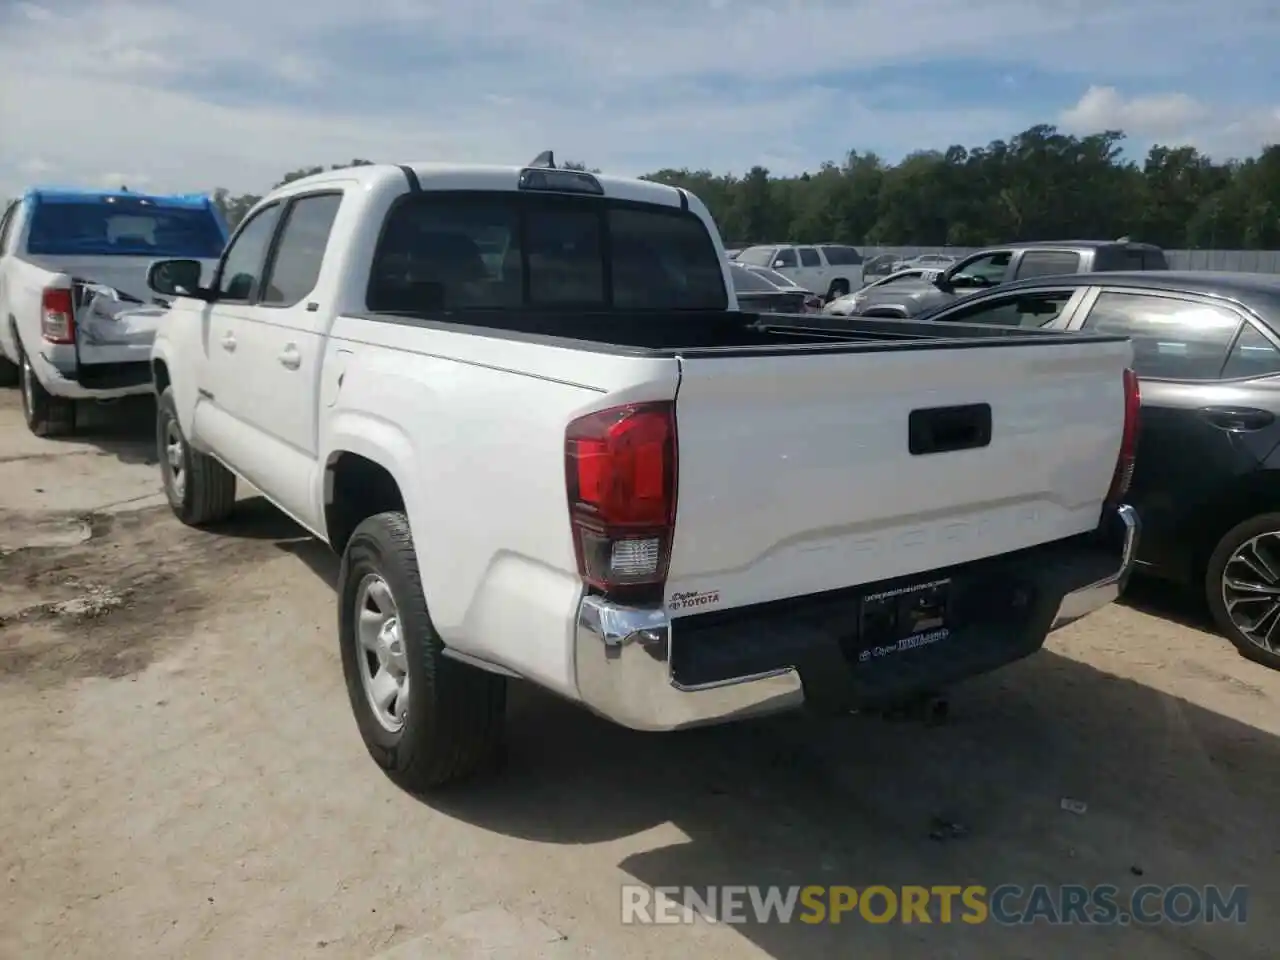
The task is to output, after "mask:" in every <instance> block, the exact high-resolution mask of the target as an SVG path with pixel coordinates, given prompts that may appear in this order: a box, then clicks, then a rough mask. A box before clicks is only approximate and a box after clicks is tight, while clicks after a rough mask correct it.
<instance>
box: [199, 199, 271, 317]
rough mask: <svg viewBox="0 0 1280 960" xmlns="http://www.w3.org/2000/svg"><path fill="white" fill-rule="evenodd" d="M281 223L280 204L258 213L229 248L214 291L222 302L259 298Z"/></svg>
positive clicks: (237, 235)
mask: <svg viewBox="0 0 1280 960" xmlns="http://www.w3.org/2000/svg"><path fill="white" fill-rule="evenodd" d="M279 219H280V204H278V203H273V204H272V205H271V206H269V207H265V208H264V209H262V210H259V211H258V212H257V213H255V214H254V215H253V217H252V219H250V220H249V221H248V222H247V223H246V224H245V225H244V227H243V228H242V229H241V230H240V232H239V233H238V234H236V237H235V239H234V240H232V241H231V246H230V247H228V248H227V253H226V256H224V257H223V259H222V266H221V267H220V268H219V270H218V281H217V284H216V286H215V288H214V289H215V290H216V291H217V294H218V299H219V300H250V299H252V298H253V297H254V296H256V295H257V292H258V284H259V283H260V282H261V280H262V268H263V266H264V264H265V262H266V259H267V248H268V247H269V246H270V245H271V237H272V235H273V234H274V233H275V230H276V221H277V220H279Z"/></svg>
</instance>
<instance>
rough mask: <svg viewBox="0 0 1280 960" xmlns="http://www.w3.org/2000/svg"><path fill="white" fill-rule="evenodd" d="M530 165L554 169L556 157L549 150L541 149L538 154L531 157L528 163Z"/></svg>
mask: <svg viewBox="0 0 1280 960" xmlns="http://www.w3.org/2000/svg"><path fill="white" fill-rule="evenodd" d="M529 166H531V167H547V168H548V169H551V170H554V169H555V168H556V158H555V156H554V154H552V152H551V151H550V150H543V151H542V152H541V153H540V154H538V155H537V156H536V157H534V158H533V161H532V162H531V163H530V164H529Z"/></svg>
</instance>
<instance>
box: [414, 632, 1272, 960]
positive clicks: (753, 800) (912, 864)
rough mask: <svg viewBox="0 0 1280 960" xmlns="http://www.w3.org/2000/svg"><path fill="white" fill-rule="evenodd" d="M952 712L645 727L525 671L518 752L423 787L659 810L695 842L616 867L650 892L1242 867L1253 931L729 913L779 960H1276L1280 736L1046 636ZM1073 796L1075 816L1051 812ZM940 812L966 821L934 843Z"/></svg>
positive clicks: (516, 817) (473, 811)
mask: <svg viewBox="0 0 1280 960" xmlns="http://www.w3.org/2000/svg"><path fill="white" fill-rule="evenodd" d="M953 711H954V719H953V721H952V722H951V723H949V724H947V725H946V726H943V727H938V728H925V727H922V726H919V725H915V724H898V723H889V722H887V721H883V720H878V719H872V718H863V717H848V718H844V719H837V720H821V719H817V718H810V717H808V716H805V715H796V716H787V717H778V718H773V719H770V720H764V721H758V722H755V723H750V724H741V725H737V726H730V727H721V728H715V729H708V730H702V731H691V732H688V733H683V734H669V735H661V734H656V735H645V734H639V733H633V732H630V731H626V730H622V729H619V728H617V727H614V726H612V725H610V724H608V723H605V722H604V721H601V720H598V719H596V718H594V717H592V716H589V715H588V714H586V713H584V712H582V711H580V710H578V709H576V708H575V707H573V706H571V705H569V704H565V703H561V702H559V701H557V700H554V699H552V698H550V697H548V696H545V695H542V694H539V693H537V692H535V691H532V690H529V689H528V688H523V687H522V688H520V689H519V690H518V691H517V692H516V696H514V697H513V704H512V708H511V716H510V722H509V724H508V730H509V744H510V749H509V760H508V769H507V770H506V771H505V772H504V773H503V774H502V775H501V776H500V777H499V779H498V780H496V781H493V782H480V783H477V784H476V785H475V786H473V787H470V788H466V789H464V790H460V791H457V792H456V793H455V794H451V795H447V796H446V797H444V798H441V799H434V800H429V801H428V802H429V803H430V804H431V805H432V806H434V807H435V808H437V809H440V810H442V811H446V812H448V813H449V814H451V815H452V816H455V817H458V818H459V819H462V820H465V821H468V822H471V823H474V824H478V825H481V826H484V827H486V828H488V829H491V830H495V831H498V832H500V833H503V834H507V835H510V836H513V837H520V838H524V839H530V840H538V841H542V842H549V843H559V844H582V843H600V842H606V841H610V840H616V839H620V838H626V837H634V835H636V834H638V833H640V832H642V831H645V830H648V829H650V828H652V827H654V826H656V825H660V824H666V823H670V824H671V825H673V826H674V827H675V828H676V830H678V831H679V833H681V834H683V835H684V836H685V837H686V838H687V840H685V841H684V842H674V843H664V844H662V845H659V846H657V847H656V848H653V849H647V850H644V851H643V852H638V853H631V854H629V855H625V856H623V857H622V859H621V862H620V863H619V866H620V868H621V869H622V871H624V873H625V874H626V875H628V876H629V877H631V878H634V880H635V881H638V882H640V883H642V884H645V885H648V886H650V887H659V886H669V887H677V888H685V887H693V888H695V889H701V888H705V887H707V886H708V885H723V884H766V885H767V884H778V885H781V886H784V887H788V886H792V885H800V886H804V885H809V884H823V885H834V884H847V885H851V886H855V887H866V886H868V885H874V884H884V885H887V886H889V887H901V886H902V885H912V884H919V885H925V886H932V885H937V884H960V885H963V884H969V883H978V884H982V885H985V886H987V887H989V888H990V887H994V886H997V885H1000V884H1006V883H1013V884H1020V885H1023V886H1024V887H1029V886H1030V885H1032V884H1037V883H1040V884H1054V885H1057V884H1071V883H1083V884H1097V883H1114V884H1116V885H1117V886H1119V887H1120V888H1121V889H1124V890H1129V889H1132V887H1133V886H1134V885H1137V884H1141V883H1155V884H1162V885H1173V884H1180V883H1189V884H1193V885H1197V886H1200V887H1203V886H1204V885H1206V884H1212V883H1217V884H1222V885H1225V886H1227V887H1228V888H1229V887H1231V886H1233V885H1235V884H1248V885H1250V886H1251V896H1252V901H1251V902H1252V906H1253V910H1252V912H1251V914H1250V915H1249V923H1248V925H1247V926H1244V927H1240V926H1235V925H1223V924H1218V925H1216V926H1206V925H1194V926H1188V927H1175V926H1172V925H1166V926H1161V927H1154V928H1142V929H1140V928H1132V927H1131V928H1110V929H1108V930H1107V931H1106V932H1105V933H1103V932H1102V929H1101V928H1094V929H1087V928H1079V927H1077V928H1074V929H1071V928H1065V927H1058V928H1049V927H1046V926H1037V927H1035V928H1025V929H1017V928H1015V929H1009V928H1000V927H995V926H993V925H986V926H981V927H970V926H966V925H964V924H959V923H957V924H953V925H943V924H939V923H935V924H933V925H922V924H915V925H901V924H888V925H873V924H868V923H867V922H866V921H865V920H862V919H860V918H859V917H857V916H853V917H848V918H846V919H845V921H844V922H843V923H842V924H840V925H839V926H835V925H819V926H806V925H804V924H800V923H793V924H790V925H782V924H748V925H743V926H740V927H738V928H737V930H738V933H740V934H741V935H742V936H743V937H745V938H746V939H747V940H749V941H751V942H752V943H753V944H755V945H756V946H757V947H759V948H761V949H762V950H763V951H764V952H765V953H767V954H769V955H770V956H772V957H776V958H779V960H792V958H795V960H802V958H803V960H808V958H815V960H816V958H827V957H835V956H868V957H881V956H885V957H887V956H894V957H912V958H914V957H920V958H922V960H924V958H927V960H937V958H940V957H948V956H954V957H980V958H983V960H994V958H999V957H1031V956H1035V957H1038V958H1044V957H1056V956H1061V957H1064V958H1065V957H1077V956H1082V955H1085V954H1086V953H1087V954H1089V955H1091V956H1092V955H1096V956H1115V957H1123V958H1126V960H1128V958H1135V957H1148V956H1150V957H1159V958H1178V957H1198V958H1203V957H1219V956H1220V957H1224V958H1226V957H1231V958H1233V960H1234V958H1244V957H1259V958H1261V957H1267V956H1273V955H1274V941H1275V938H1276V936H1277V935H1278V934H1280V925H1278V924H1277V923H1276V921H1275V919H1274V918H1273V916H1272V915H1269V914H1268V913H1267V912H1266V907H1265V904H1267V903H1270V902H1274V897H1275V896H1276V895H1277V894H1278V893H1280V870H1278V868H1277V863H1280V860H1278V859H1277V858H1278V857H1280V821H1278V820H1277V817H1276V815H1275V811H1276V809H1277V808H1278V806H1280V777H1277V776H1276V775H1275V770H1276V769H1277V766H1276V765H1277V764H1278V763H1280V742H1278V741H1277V740H1276V738H1274V737H1273V736H1271V735H1270V734H1267V733H1264V732H1261V731H1259V730H1257V729H1255V728H1253V727H1250V726H1246V725H1243V724H1241V723H1238V722H1236V721H1234V720H1231V719H1228V718H1225V717H1223V716H1221V715H1218V714H1216V713H1212V712H1209V711H1206V710H1203V709H1201V708H1199V707H1197V706H1194V705H1192V704H1190V703H1188V702H1186V701H1183V700H1180V699H1177V698H1175V697H1171V696H1168V695H1166V694H1163V693H1160V692H1157V691H1155V690H1152V689H1150V688H1148V687H1146V686H1143V685H1141V684H1138V683H1134V682H1132V681H1129V680H1125V679H1119V678H1117V677H1114V676H1112V675H1109V674H1105V673H1101V672H1099V671H1097V670H1095V669H1093V668H1092V667H1089V666H1087V665H1085V664H1083V663H1079V662H1077V661H1074V660H1071V659H1067V658H1064V657H1060V656H1057V655H1055V654H1053V653H1048V652H1042V653H1040V654H1038V655H1036V656H1035V657H1033V658H1031V659H1030V660H1027V661H1025V662H1023V663H1021V664H1018V665H1015V666H1013V667H1010V668H1008V669H1006V670H1005V671H1003V672H1001V673H998V674H995V675H992V676H989V677H985V678H982V679H980V680H977V681H974V682H972V683H970V684H968V685H967V686H965V687H962V688H960V689H959V690H958V691H956V693H955V699H954V706H953ZM1064 798H1065V799H1070V800H1076V801H1081V802H1083V803H1084V804H1085V805H1086V810H1085V812H1084V813H1083V814H1079V813H1073V812H1070V811H1068V810H1064V809H1063V805H1062V801H1063V799H1064ZM939 821H941V822H945V823H954V824H960V825H962V827H963V832H965V833H967V835H965V836H960V837H956V838H952V839H936V838H935V837H934V836H931V834H933V833H934V832H935V831H936V829H937V827H938V822H939ZM629 845H630V846H634V845H635V841H634V840H633V841H632V842H631V843H630V844H629ZM676 898H677V899H683V896H682V895H677V896H676ZM1018 902H1020V901H1015V904H1016V903H1018ZM934 916H935V918H936V917H937V914H936V913H935V914H934ZM1099 937H1101V939H1099Z"/></svg>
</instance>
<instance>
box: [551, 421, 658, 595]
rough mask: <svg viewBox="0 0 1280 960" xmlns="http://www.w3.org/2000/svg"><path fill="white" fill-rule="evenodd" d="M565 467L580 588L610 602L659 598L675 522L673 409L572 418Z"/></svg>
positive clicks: (565, 449)
mask: <svg viewBox="0 0 1280 960" xmlns="http://www.w3.org/2000/svg"><path fill="white" fill-rule="evenodd" d="M564 466H565V481H566V484H567V487H568V493H569V519H570V523H571V524H572V528H573V546H574V551H575V552H576V554H577V558H578V573H579V574H580V575H581V576H582V579H583V581H584V582H586V583H587V584H588V585H589V586H592V587H594V588H596V589H597V590H600V591H602V592H605V593H610V594H615V595H616V594H620V593H630V594H634V593H636V592H637V591H638V590H639V591H643V592H645V593H646V594H648V593H655V594H658V595H660V594H661V591H662V587H663V585H664V584H665V583H666V579H667V563H668V561H669V560H670V557H671V537H672V533H673V532H674V530H675V519H676V472H677V471H676V419H675V405H674V404H673V403H671V402H669V401H665V402H657V403H631V404H626V405H625V406H621V407H611V408H609V409H608V410H600V411H598V412H596V413H590V414H587V415H586V416H583V417H579V418H578V419H577V420H574V421H573V422H571V423H570V424H569V426H568V428H567V430H566V431H565V447H564Z"/></svg>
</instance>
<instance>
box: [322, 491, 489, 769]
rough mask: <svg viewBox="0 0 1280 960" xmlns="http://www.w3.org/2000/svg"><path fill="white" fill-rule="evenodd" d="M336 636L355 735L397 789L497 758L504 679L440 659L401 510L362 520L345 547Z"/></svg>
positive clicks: (441, 650) (441, 646)
mask: <svg viewBox="0 0 1280 960" xmlns="http://www.w3.org/2000/svg"><path fill="white" fill-rule="evenodd" d="M338 640H339V645H340V648H341V654H342V672H343V675H344V677H345V678H346V683H347V695H348V697H349V699H350V701H351V709H352V711H353V712H354V713H355V717H356V725H357V726H358V727H359V729H360V736H361V737H362V738H363V740H364V743H365V747H366V748H367V749H368V751H369V755H370V756H371V757H373V759H374V761H375V762H376V763H377V764H378V765H379V766H380V767H382V769H383V770H385V771H386V772H387V774H388V775H389V776H390V777H391V779H392V780H394V781H395V782H396V783H397V784H399V785H400V786H401V787H403V788H404V789H406V790H408V791H410V792H413V793H422V792H425V791H428V790H430V789H431V788H433V787H441V786H444V785H446V784H449V783H453V782H456V781H460V780H463V779H465V778H467V777H469V776H471V775H472V774H474V773H476V772H477V771H479V770H480V769H481V768H482V767H484V766H485V765H486V764H487V763H488V762H489V761H490V760H492V759H494V758H496V757H497V755H498V747H499V745H500V741H501V736H502V727H503V720H504V717H505V715H506V691H507V686H506V679H505V678H504V677H501V676H498V675H497V674H493V673H488V672H486V671H483V670H480V669H478V668H476V667H472V666H470V665H467V664H464V663H460V662H458V661H457V660H453V659H450V658H449V657H446V656H445V655H444V643H443V642H442V641H441V639H440V636H439V634H437V633H436V630H435V627H434V626H433V625H432V623H431V616H430V613H429V612H428V610H427V601H426V597H425V595H424V594H423V590H422V582H421V580H420V579H419V576H418V560H417V556H416V555H415V553H414V546H413V536H412V534H411V533H410V531H409V521H408V518H407V517H406V516H405V515H404V514H403V513H399V512H391V513H380V514H377V515H375V516H372V517H370V518H368V519H367V520H365V521H364V522H363V523H361V524H360V525H359V526H358V527H356V530H355V532H354V533H353V534H352V535H351V539H350V540H349V541H348V542H347V545H346V549H345V550H344V551H343V553H342V566H341V569H340V571H339V574H338Z"/></svg>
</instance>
